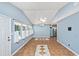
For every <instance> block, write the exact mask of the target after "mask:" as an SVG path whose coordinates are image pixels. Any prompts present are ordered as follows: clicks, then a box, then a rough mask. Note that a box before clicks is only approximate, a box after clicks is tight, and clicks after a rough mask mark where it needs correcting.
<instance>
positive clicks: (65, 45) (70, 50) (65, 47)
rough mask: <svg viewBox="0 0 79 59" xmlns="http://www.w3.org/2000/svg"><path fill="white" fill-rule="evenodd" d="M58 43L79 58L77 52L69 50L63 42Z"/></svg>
mask: <svg viewBox="0 0 79 59" xmlns="http://www.w3.org/2000/svg"><path fill="white" fill-rule="evenodd" d="M57 42H59V43H60V44H61V45H63V46H64V47H65V48H67V49H68V50H69V51H71V52H72V53H74V54H75V55H76V56H78V55H79V54H78V53H76V52H75V51H73V50H72V49H70V48H68V47H67V46H66V45H65V44H63V43H62V42H60V41H59V40H57Z"/></svg>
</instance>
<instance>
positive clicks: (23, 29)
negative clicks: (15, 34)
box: [22, 24, 26, 39]
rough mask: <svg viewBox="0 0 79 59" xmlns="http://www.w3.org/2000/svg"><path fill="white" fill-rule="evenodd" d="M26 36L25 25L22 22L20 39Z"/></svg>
mask: <svg viewBox="0 0 79 59" xmlns="http://www.w3.org/2000/svg"><path fill="white" fill-rule="evenodd" d="M25 37H26V25H24V24H22V39H24V38H25Z"/></svg>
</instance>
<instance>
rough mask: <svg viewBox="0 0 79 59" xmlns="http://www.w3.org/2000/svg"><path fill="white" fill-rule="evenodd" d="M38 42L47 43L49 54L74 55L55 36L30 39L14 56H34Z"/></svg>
mask: <svg viewBox="0 0 79 59" xmlns="http://www.w3.org/2000/svg"><path fill="white" fill-rule="evenodd" d="M39 44H46V45H48V48H49V52H50V54H51V56H75V54H73V53H72V52H71V51H69V50H68V49H66V48H65V47H64V46H62V45H61V44H60V43H58V42H57V40H56V38H50V40H35V39H31V40H30V41H29V42H28V43H27V44H26V45H25V46H24V47H23V48H22V49H20V50H19V51H18V52H17V53H16V54H15V55H14V56H34V55H35V49H36V46H37V45H39Z"/></svg>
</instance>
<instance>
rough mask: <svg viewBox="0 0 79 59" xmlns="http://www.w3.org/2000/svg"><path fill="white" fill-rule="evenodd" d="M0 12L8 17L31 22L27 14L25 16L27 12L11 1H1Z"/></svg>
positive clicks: (26, 22)
mask: <svg viewBox="0 0 79 59" xmlns="http://www.w3.org/2000/svg"><path fill="white" fill-rule="evenodd" d="M0 13H1V14H3V15H6V16H8V17H11V18H12V19H16V20H18V21H21V22H23V23H25V24H31V22H30V21H29V20H28V18H27V16H25V14H24V13H23V12H22V11H21V10H20V9H18V8H16V7H15V6H14V5H12V4H11V3H8V2H0Z"/></svg>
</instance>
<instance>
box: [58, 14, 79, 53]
mask: <svg viewBox="0 0 79 59" xmlns="http://www.w3.org/2000/svg"><path fill="white" fill-rule="evenodd" d="M57 27H58V29H57V30H58V31H57V38H58V40H59V41H60V42H62V43H63V44H64V45H65V46H67V47H68V48H70V49H71V50H73V51H75V52H76V53H77V54H79V13H76V14H74V15H72V16H69V17H67V18H64V19H63V20H62V21H60V22H59V23H58V24H57ZM68 27H72V31H68ZM68 44H70V46H68Z"/></svg>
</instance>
